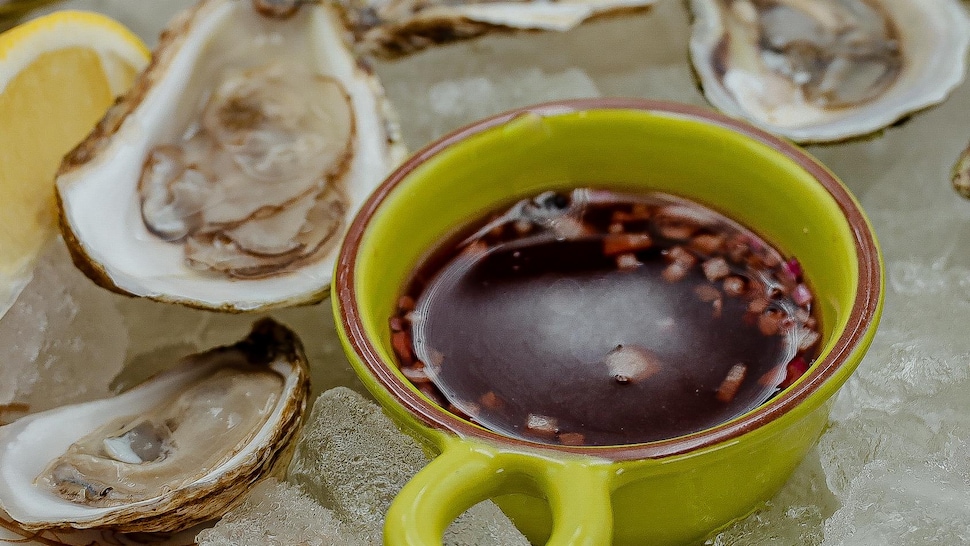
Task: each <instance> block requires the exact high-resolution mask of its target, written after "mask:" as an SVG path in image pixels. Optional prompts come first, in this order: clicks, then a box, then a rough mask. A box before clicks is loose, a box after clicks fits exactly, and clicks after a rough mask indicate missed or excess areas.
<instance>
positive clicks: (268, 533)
mask: <svg viewBox="0 0 970 546" xmlns="http://www.w3.org/2000/svg"><path fill="white" fill-rule="evenodd" d="M196 541H197V543H198V545H199V546H275V545H279V546H290V545H294V544H301V545H304V546H357V545H360V546H363V544H364V543H363V542H360V541H358V540H357V539H356V538H355V537H353V536H352V535H350V534H349V533H348V532H347V530H346V529H345V527H344V525H343V524H342V523H340V521H339V520H337V518H335V517H334V515H333V512H331V511H330V510H327V509H326V508H324V507H323V506H320V504H319V503H318V502H317V501H315V500H313V498H312V497H310V496H309V495H307V494H306V493H305V492H303V491H302V490H301V489H300V488H299V487H298V486H295V485H291V484H288V483H286V482H280V481H278V480H277V479H275V478H268V479H266V480H263V481H262V482H260V483H259V484H257V485H256V486H255V487H254V488H253V489H252V491H251V493H250V494H249V496H248V497H246V500H244V501H243V503H242V504H240V505H239V506H237V507H236V508H234V509H233V510H231V511H230V512H229V513H228V514H226V515H225V516H223V518H222V519H221V520H220V521H219V523H217V524H216V525H215V527H212V528H210V529H205V530H203V531H202V532H200V533H199V534H198V536H197V537H196Z"/></svg>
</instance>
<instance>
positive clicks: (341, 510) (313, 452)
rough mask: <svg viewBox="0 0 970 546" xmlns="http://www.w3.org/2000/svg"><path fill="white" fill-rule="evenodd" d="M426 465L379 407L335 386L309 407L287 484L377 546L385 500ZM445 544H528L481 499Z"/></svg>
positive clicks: (421, 453) (414, 445)
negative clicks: (307, 495)
mask: <svg viewBox="0 0 970 546" xmlns="http://www.w3.org/2000/svg"><path fill="white" fill-rule="evenodd" d="M427 463H428V459H427V456H426V455H425V453H424V451H423V450H422V448H421V447H420V446H419V445H418V443H417V442H416V441H415V440H414V439H413V438H411V437H410V436H407V435H406V434H404V433H402V432H401V431H400V430H398V429H397V427H395V426H394V424H393V423H392V422H391V420H390V419H389V418H388V417H387V416H386V415H384V413H383V412H382V411H381V409H380V407H379V406H377V405H376V404H374V403H373V402H370V401H369V400H367V399H365V398H364V397H363V396H361V395H360V394H358V393H356V392H354V391H352V390H350V389H348V388H345V387H337V388H334V389H331V390H328V391H326V392H324V393H323V394H322V395H320V396H319V397H318V398H317V400H316V401H315V402H314V404H313V409H312V410H311V412H310V417H309V418H308V420H307V423H306V425H304V429H303V433H302V435H301V437H300V439H299V441H298V442H297V446H296V453H295V454H294V457H293V461H292V462H291V463H290V467H289V470H288V472H287V481H288V482H290V483H294V484H298V485H300V486H301V487H303V488H304V490H305V491H307V492H308V493H309V494H310V495H311V496H313V497H314V498H315V499H316V500H317V501H318V502H320V503H321V504H322V505H323V506H325V507H327V508H329V509H332V510H333V511H334V513H335V515H336V516H337V518H339V519H340V520H341V521H343V522H344V523H345V524H346V525H347V527H348V529H350V531H351V532H353V533H354V534H355V535H356V536H358V537H363V538H366V539H367V540H370V541H372V542H373V543H374V544H379V543H380V541H381V537H382V529H383V526H384V515H385V514H386V513H387V509H388V507H389V506H390V505H391V501H392V500H393V499H394V497H395V496H396V495H397V493H398V492H399V491H400V490H401V488H402V487H404V484H406V483H407V482H408V480H410V479H411V477H412V476H414V475H415V474H417V472H418V471H419V470H421V468H423V467H424V466H425V465H426V464H427ZM444 544H445V546H472V545H479V544H481V545H487V544H501V545H503V546H515V545H521V546H527V545H528V541H526V539H525V537H523V536H522V534H521V533H520V532H519V531H518V530H517V529H516V528H515V527H514V526H513V525H512V523H511V522H510V521H509V520H508V518H507V517H506V516H505V515H504V514H503V513H502V512H501V510H499V509H498V507H497V506H495V505H494V504H493V503H492V502H490V501H485V502H482V503H479V504H477V505H475V506H473V507H471V508H469V509H468V510H467V511H466V512H465V513H464V514H462V515H461V516H459V517H458V519H457V520H456V521H455V522H454V523H452V524H451V526H450V527H449V528H448V530H447V531H446V532H445V536H444Z"/></svg>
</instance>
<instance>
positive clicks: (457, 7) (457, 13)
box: [337, 0, 657, 58]
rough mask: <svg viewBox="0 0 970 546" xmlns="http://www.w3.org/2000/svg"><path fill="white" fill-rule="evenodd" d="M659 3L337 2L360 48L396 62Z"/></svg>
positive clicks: (636, 0) (594, 0)
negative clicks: (430, 50) (433, 49)
mask: <svg viewBox="0 0 970 546" xmlns="http://www.w3.org/2000/svg"><path fill="white" fill-rule="evenodd" d="M656 2H657V0H337V4H338V5H339V6H341V7H342V8H343V10H344V14H345V17H346V19H347V24H348V26H349V27H350V28H351V30H352V31H353V33H354V35H355V39H356V41H357V43H358V47H359V48H360V49H361V50H362V51H363V52H365V53H368V54H373V55H376V56H378V57H383V58H395V57H400V56H403V55H407V54H409V53H413V52H416V51H419V50H422V49H424V48H426V47H429V46H433V45H438V44H444V43H448V42H453V41H456V40H463V39H467V38H474V37H477V36H481V35H483V34H487V33H489V32H497V31H505V32H509V31H514V30H557V31H565V30H569V29H571V28H573V27H575V26H577V25H579V24H580V23H582V22H584V21H587V20H589V19H592V18H595V17H601V16H606V15H615V14H621V13H627V12H636V11H642V10H646V9H649V8H650V7H651V6H652V5H653V4H655V3H656Z"/></svg>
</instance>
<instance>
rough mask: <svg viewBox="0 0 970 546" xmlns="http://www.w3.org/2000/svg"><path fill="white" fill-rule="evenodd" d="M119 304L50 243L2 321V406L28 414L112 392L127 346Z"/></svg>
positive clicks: (61, 246) (56, 243) (58, 242)
mask: <svg viewBox="0 0 970 546" xmlns="http://www.w3.org/2000/svg"><path fill="white" fill-rule="evenodd" d="M117 299H119V296H116V295H114V294H111V293H110V292H108V291H106V290H103V289H102V288H99V287H97V286H95V285H94V284H93V283H92V282H91V281H90V280H88V278H87V277H85V276H84V275H83V274H82V273H81V272H80V271H78V270H77V269H76V268H75V267H74V265H73V264H72V263H71V258H70V256H69V255H68V252H67V248H66V247H65V246H64V244H63V242H62V241H61V240H60V239H57V240H55V241H54V242H53V243H52V244H51V245H50V246H49V247H48V249H47V250H46V251H45V253H44V255H43V256H42V257H41V259H40V260H39V262H38V264H37V267H36V268H35V270H34V275H33V279H32V280H31V281H30V283H29V284H28V285H27V286H26V288H24V291H23V292H22V293H21V294H20V297H19V298H18V299H17V301H16V302H15V303H14V305H13V307H11V308H10V310H9V311H8V312H7V313H6V314H5V315H4V316H3V318H2V319H0V347H3V348H4V353H3V364H2V365H0V406H3V405H7V404H13V405H14V406H16V407H22V408H23V409H27V410H29V411H32V412H33V411H42V410H45V409H50V408H52V407H55V406H61V405H65V404H72V403H75V402H82V401H86V400H93V399H97V398H102V397H105V396H107V395H108V394H110V393H109V384H110V382H111V379H112V378H113V377H114V376H115V374H117V373H118V371H119V370H120V369H121V366H122V364H123V362H124V357H125V350H126V347H127V345H128V331H127V328H126V326H125V322H124V320H123V319H122V316H121V313H120V312H119V311H118V310H117V308H116V307H115V302H116V300H117ZM3 420H4V417H3V415H0V422H3Z"/></svg>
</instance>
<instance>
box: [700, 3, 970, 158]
mask: <svg viewBox="0 0 970 546" xmlns="http://www.w3.org/2000/svg"><path fill="white" fill-rule="evenodd" d="M690 5H691V10H692V11H693V14H694V26H693V34H692V37H691V43H690V52H691V60H692V62H693V66H694V69H695V70H696V72H697V74H698V76H699V79H700V83H701V85H702V86H703V89H704V94H705V96H706V97H707V99H708V100H709V101H710V102H711V104H713V105H714V106H715V107H717V108H718V109H720V110H722V111H723V112H725V113H726V114H729V115H731V116H735V117H740V118H745V119H747V120H748V121H750V122H752V123H754V124H755V125H758V126H760V127H762V128H763V129H766V130H768V131H771V132H774V133H777V134H781V135H783V136H786V137H788V138H790V139H792V140H794V141H796V142H802V143H809V142H831V141H841V140H846V139H849V138H852V137H857V136H863V135H867V134H870V133H873V132H876V131H878V130H880V129H883V128H885V127H888V126H889V125H892V124H893V123H895V122H897V121H899V120H900V119H903V118H905V117H906V116H908V115H909V114H911V113H913V112H916V111H918V110H921V109H923V108H926V107H929V106H932V105H934V104H938V103H940V102H942V101H943V100H944V99H945V98H946V97H947V95H948V94H949V93H950V91H952V90H953V89H954V88H955V87H956V86H957V85H959V84H960V82H962V81H963V79H964V77H965V72H966V56H967V51H968V49H970V20H968V15H967V12H966V10H965V9H964V8H963V7H962V6H961V5H960V1H959V0H933V1H930V2H927V1H925V0H691V3H690Z"/></svg>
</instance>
